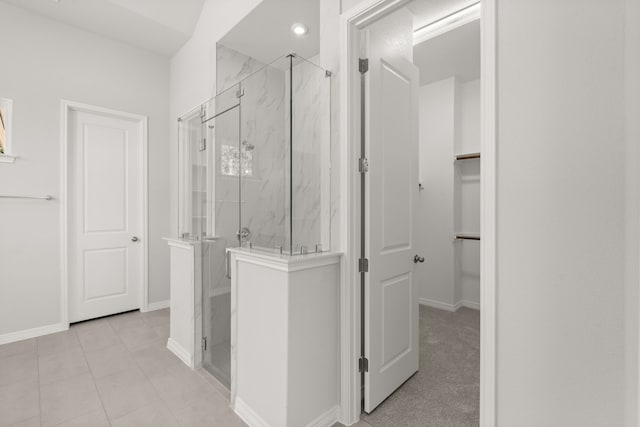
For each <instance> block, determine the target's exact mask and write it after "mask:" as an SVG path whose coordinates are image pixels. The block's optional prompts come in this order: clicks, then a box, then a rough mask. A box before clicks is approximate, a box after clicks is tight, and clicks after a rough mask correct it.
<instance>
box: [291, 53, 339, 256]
mask: <svg viewBox="0 0 640 427" xmlns="http://www.w3.org/2000/svg"><path fill="white" fill-rule="evenodd" d="M309 61H310V62H313V63H314V64H316V63H318V58H317V57H314V58H311V59H310V60H309ZM286 74H287V79H289V72H287V73H286ZM329 78H330V77H327V76H326V75H325V73H324V71H323V70H321V69H320V68H318V67H316V66H314V65H312V64H310V63H309V62H306V61H303V62H300V63H299V64H297V65H295V66H294V68H293V79H292V90H293V155H292V163H293V194H292V197H293V217H292V226H293V227H292V228H293V243H294V248H293V249H294V251H296V252H297V251H299V250H300V249H301V247H302V246H304V247H305V248H307V250H309V251H314V250H315V248H316V245H319V248H322V250H328V249H330V235H331V230H330V226H329V224H330V216H331V211H330V209H331V203H330V200H331V191H330V189H331V176H330V169H329V164H330V156H331V150H330V147H331V141H330V140H331V135H330V128H331V127H330V123H329V120H330V105H329V100H330V90H331V85H330V81H329ZM287 92H288V91H287ZM288 96H289V94H288V93H287V95H286V97H287V99H288ZM288 116H289V105H288V103H287V105H286V106H285V117H286V120H285V123H287V125H288ZM285 139H286V142H287V143H286V144H285V147H286V148H287V156H288V147H289V134H288V133H286V135H285ZM285 215H286V218H285V223H286V224H288V223H289V209H288V206H287V210H286V212H285ZM286 233H287V237H288V235H289V233H290V231H289V230H288V229H287V230H286Z"/></svg>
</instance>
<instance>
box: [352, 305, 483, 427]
mask: <svg viewBox="0 0 640 427" xmlns="http://www.w3.org/2000/svg"><path fill="white" fill-rule="evenodd" d="M479 386H480V312H479V311H477V310H472V309H468V308H461V309H459V310H458V311H457V312H455V313H451V312H448V311H444V310H438V309H435V308H430V307H424V306H420V370H419V371H418V372H417V373H416V374H415V375H414V376H413V377H411V378H410V379H409V380H408V381H407V382H406V383H405V384H404V385H402V386H401V387H400V388H399V389H398V390H396V391H395V392H394V393H393V394H392V395H391V396H389V398H388V399H387V400H385V401H384V402H382V404H381V405H380V406H379V407H378V408H376V410H375V411H373V412H372V413H371V414H369V415H367V414H363V415H362V417H361V420H362V421H363V422H362V423H361V425H363V426H366V425H367V424H369V425H371V426H372V427H396V426H398V427H399V426H403V427H405V426H406V427H412V426H413V427H417V426H421V427H422V426H433V427H467V426H477V425H478V424H479V421H478V417H479V399H480V396H479V393H480V389H479Z"/></svg>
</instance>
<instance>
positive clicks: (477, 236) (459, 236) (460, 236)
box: [455, 233, 480, 240]
mask: <svg viewBox="0 0 640 427" xmlns="http://www.w3.org/2000/svg"><path fill="white" fill-rule="evenodd" d="M455 240H480V234H475V233H458V234H456V235H455Z"/></svg>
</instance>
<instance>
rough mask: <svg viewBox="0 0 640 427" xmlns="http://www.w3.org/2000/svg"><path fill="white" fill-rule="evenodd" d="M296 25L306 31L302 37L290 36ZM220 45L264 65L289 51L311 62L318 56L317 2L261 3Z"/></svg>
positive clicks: (273, 0)
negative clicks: (299, 24) (304, 28)
mask: <svg viewBox="0 0 640 427" xmlns="http://www.w3.org/2000/svg"><path fill="white" fill-rule="evenodd" d="M296 22H300V23H303V24H305V25H307V26H308V27H309V32H308V33H307V34H306V35H305V36H296V35H295V34H293V33H292V32H291V25H293V24H294V23H296ZM220 43H221V44H223V45H225V46H226V47H228V48H231V49H234V50H237V51H238V52H241V53H244V54H245V55H247V56H250V57H252V58H254V59H257V60H258V61H260V62H263V63H265V64H268V63H270V62H271V61H273V60H274V59H276V58H278V57H280V56H283V55H286V54H288V53H290V52H291V51H293V52H295V53H297V54H298V55H300V56H302V57H303V58H307V59H309V58H312V57H314V56H316V55H317V54H318V53H319V52H320V3H319V0H295V1H292V0H263V1H262V2H261V3H260V4H259V5H258V6H256V7H255V8H254V9H253V10H252V11H251V12H250V13H249V15H247V16H246V17H245V18H244V19H243V20H242V21H240V22H239V23H238V24H237V25H236V26H235V27H233V29H232V30H231V31H229V32H228V33H227V34H226V35H225V36H224V37H223V38H222V39H221V40H220Z"/></svg>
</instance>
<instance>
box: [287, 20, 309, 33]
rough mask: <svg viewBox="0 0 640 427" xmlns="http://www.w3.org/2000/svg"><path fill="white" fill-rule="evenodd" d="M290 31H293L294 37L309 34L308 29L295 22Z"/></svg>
mask: <svg viewBox="0 0 640 427" xmlns="http://www.w3.org/2000/svg"><path fill="white" fill-rule="evenodd" d="M291 31H293V34H295V35H296V36H304V35H305V34H307V33H308V32H309V27H307V26H306V25H304V24H302V23H300V22H296V23H295V24H293V25H292V26H291Z"/></svg>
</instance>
